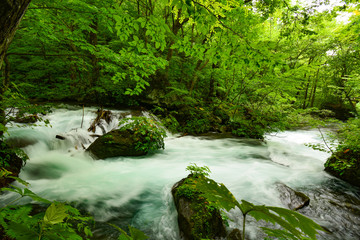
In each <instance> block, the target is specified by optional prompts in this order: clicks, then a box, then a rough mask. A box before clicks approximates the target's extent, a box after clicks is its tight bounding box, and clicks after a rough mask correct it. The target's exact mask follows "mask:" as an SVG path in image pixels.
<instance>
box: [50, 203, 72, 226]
mask: <svg viewBox="0 0 360 240" xmlns="http://www.w3.org/2000/svg"><path fill="white" fill-rule="evenodd" d="M67 216H68V214H67V213H66V208H65V204H63V203H51V205H50V206H49V207H48V208H47V209H46V212H45V216H44V224H51V225H54V224H57V223H61V222H63V221H64V219H65V218H66V217H67Z"/></svg>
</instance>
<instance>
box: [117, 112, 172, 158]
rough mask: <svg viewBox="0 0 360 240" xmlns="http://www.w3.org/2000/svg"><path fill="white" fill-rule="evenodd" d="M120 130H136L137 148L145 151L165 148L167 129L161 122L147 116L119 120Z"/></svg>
mask: <svg viewBox="0 0 360 240" xmlns="http://www.w3.org/2000/svg"><path fill="white" fill-rule="evenodd" d="M119 126H120V130H126V129H130V130H132V131H134V138H135V140H137V143H136V146H135V148H136V149H137V150H141V151H144V152H149V151H154V150H158V149H164V147H165V145H164V138H165V137H166V131H165V129H164V128H162V127H161V126H159V123H157V122H155V121H154V120H153V119H149V118H146V117H131V118H124V119H122V120H121V121H120V122H119Z"/></svg>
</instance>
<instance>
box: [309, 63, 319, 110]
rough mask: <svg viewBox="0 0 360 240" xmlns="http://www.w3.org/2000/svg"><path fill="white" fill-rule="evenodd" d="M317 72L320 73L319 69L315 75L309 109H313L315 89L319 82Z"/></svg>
mask: <svg viewBox="0 0 360 240" xmlns="http://www.w3.org/2000/svg"><path fill="white" fill-rule="evenodd" d="M319 71H320V68H318V70H317V73H316V80H315V83H314V87H313V91H312V98H311V103H310V107H314V102H315V95H316V88H317V83H318V81H319Z"/></svg>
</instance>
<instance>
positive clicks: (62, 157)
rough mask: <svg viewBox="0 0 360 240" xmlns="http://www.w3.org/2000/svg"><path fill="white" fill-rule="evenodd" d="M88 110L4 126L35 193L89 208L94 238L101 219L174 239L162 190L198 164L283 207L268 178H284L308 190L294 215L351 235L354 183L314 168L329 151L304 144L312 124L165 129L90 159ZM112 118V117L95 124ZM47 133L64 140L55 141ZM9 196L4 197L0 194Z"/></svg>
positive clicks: (246, 195) (173, 221)
mask: <svg viewBox="0 0 360 240" xmlns="http://www.w3.org/2000/svg"><path fill="white" fill-rule="evenodd" d="M95 110H96V109H91V108H86V109H85V114H84V121H83V123H84V124H83V125H84V126H83V128H82V129H81V128H80V126H81V122H82V115H83V110H82V109H58V110H55V111H54V112H53V113H51V114H49V115H47V116H45V118H47V119H49V120H50V124H51V126H52V127H45V126H35V127H32V128H30V127H25V128H24V127H17V126H16V125H14V126H13V127H10V130H9V131H10V134H11V136H12V137H18V138H26V139H29V140H31V141H33V142H36V143H35V144H33V145H30V146H27V147H25V148H24V150H25V151H26V153H27V154H28V155H29V157H30V160H29V161H28V162H27V164H26V166H25V167H24V169H23V170H22V172H21V174H20V177H21V178H23V179H25V180H27V181H28V182H29V183H30V184H31V187H30V189H31V190H32V191H33V192H36V193H37V194H39V195H40V196H43V197H45V198H48V199H50V200H58V201H67V202H72V203H75V204H76V205H77V206H78V207H80V208H82V209H85V210H87V211H88V212H90V213H91V214H92V215H93V216H94V217H95V219H96V220H97V225H96V226H97V227H96V230H95V237H96V238H97V239H117V236H118V234H119V233H118V232H117V231H116V230H115V229H114V228H112V227H110V226H109V225H108V224H107V223H113V224H116V225H118V226H120V227H123V228H126V226H127V225H129V224H130V225H133V226H135V227H137V228H139V229H141V230H143V231H144V232H146V233H147V234H148V235H149V236H150V237H151V239H169V240H170V239H180V237H179V230H178V227H177V213H176V210H175V207H174V204H173V200H172V196H171V193H170V191H171V187H172V186H173V184H174V183H175V182H177V181H179V180H180V179H182V178H184V177H186V176H187V174H188V172H186V171H185V168H186V166H188V165H189V164H190V163H196V164H197V165H206V166H208V167H209V168H210V169H211V171H212V173H211V178H213V179H214V180H216V181H218V182H222V183H224V184H225V185H226V186H227V187H228V189H229V190H230V191H231V192H232V193H233V194H234V196H235V197H236V198H237V199H238V200H240V199H245V200H247V201H250V202H253V203H255V204H265V205H271V206H280V207H285V206H284V205H283V204H282V202H281V200H280V198H279V192H278V190H277V188H276V183H277V182H282V183H285V184H286V185H288V186H290V187H292V188H293V189H295V190H298V191H302V192H304V193H305V194H307V195H308V196H309V197H310V199H311V201H310V205H309V206H308V207H305V208H304V209H302V210H300V212H301V213H303V214H305V215H306V216H308V217H310V218H312V219H314V220H315V221H316V222H318V223H319V224H320V225H322V226H324V227H326V228H327V229H328V230H329V231H331V232H332V234H326V235H322V236H319V238H321V239H347V240H348V239H360V232H359V231H358V230H359V227H360V207H359V206H360V204H359V202H360V200H359V199H360V197H359V196H360V194H359V189H358V188H354V187H351V186H350V185H348V184H346V183H344V182H342V181H340V180H337V179H335V178H333V177H331V176H329V175H328V174H326V173H325V172H324V171H323V168H324V167H323V165H324V162H325V160H326V158H327V157H328V156H329V155H328V154H326V153H323V152H319V151H314V150H312V149H310V148H308V147H306V146H304V143H309V142H311V143H317V142H321V139H320V138H319V136H318V134H317V132H316V131H314V130H298V131H288V132H283V133H279V134H277V135H269V136H267V137H266V141H265V142H261V141H256V140H248V139H239V138H224V139H215V138H205V137H192V136H185V137H178V136H169V137H167V138H166V140H165V150H163V151H158V152H156V153H154V154H151V155H147V156H144V157H117V158H111V159H105V160H93V159H92V158H91V157H90V156H89V155H87V154H86V153H85V152H84V150H83V149H84V147H85V148H86V147H87V146H89V145H90V143H91V142H92V141H94V138H93V137H91V134H92V133H91V134H90V133H88V132H87V128H88V127H89V126H90V123H91V121H92V120H93V119H94V118H95ZM115 113H117V114H118V115H119V114H120V113H122V112H121V111H116V112H115ZM117 125H118V121H117V120H115V121H113V122H112V123H110V124H104V129H103V130H104V131H110V130H111V129H113V128H116V127H117ZM103 130H102V129H100V128H98V129H97V132H96V133H95V134H102V132H103ZM57 134H59V135H62V136H64V137H66V140H59V139H56V138H55V136H56V135H57ZM13 197H14V196H13V195H12V194H6V195H4V196H2V199H1V201H2V202H8V201H10V199H12V198H13ZM229 217H230V219H232V220H233V221H230V227H231V228H234V227H238V228H240V227H241V218H240V214H239V212H238V211H236V210H234V211H231V212H230V213H229ZM248 229H249V237H250V238H252V239H261V238H262V235H261V234H260V233H259V231H258V230H256V229H257V227H256V224H255V223H254V222H253V221H252V220H251V219H250V221H249V227H248Z"/></svg>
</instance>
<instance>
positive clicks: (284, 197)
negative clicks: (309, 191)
mask: <svg viewBox="0 0 360 240" xmlns="http://www.w3.org/2000/svg"><path fill="white" fill-rule="evenodd" d="M276 188H277V190H278V191H279V193H280V200H281V201H282V202H283V204H285V205H287V206H288V207H289V209H291V210H299V209H301V208H303V207H305V206H308V205H309V203H310V198H309V197H308V196H306V195H305V194H304V193H302V192H298V191H295V190H294V189H292V188H290V187H288V186H286V185H285V184H283V183H277V184H276Z"/></svg>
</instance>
